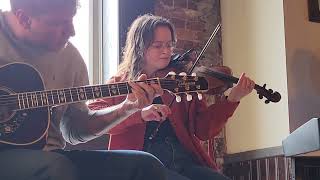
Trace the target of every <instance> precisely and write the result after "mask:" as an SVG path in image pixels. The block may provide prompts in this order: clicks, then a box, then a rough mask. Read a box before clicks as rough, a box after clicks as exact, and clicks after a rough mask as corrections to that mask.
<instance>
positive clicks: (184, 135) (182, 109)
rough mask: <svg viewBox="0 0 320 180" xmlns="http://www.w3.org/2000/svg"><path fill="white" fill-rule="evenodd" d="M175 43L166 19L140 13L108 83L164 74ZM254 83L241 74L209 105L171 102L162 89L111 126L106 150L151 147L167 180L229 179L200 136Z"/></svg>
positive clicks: (211, 132)
mask: <svg viewBox="0 0 320 180" xmlns="http://www.w3.org/2000/svg"><path fill="white" fill-rule="evenodd" d="M175 43H176V35H175V30H174V27H173V25H172V24H171V23H170V22H169V21H168V20H167V19H165V18H163V17H159V16H153V15H150V14H147V15H143V16H141V17H138V18H137V19H136V20H135V21H134V22H133V24H132V25H131V27H130V29H129V32H128V34H127V40H126V46H125V49H124V56H123V62H122V63H121V65H120V68H119V72H118V75H117V76H115V77H113V78H112V79H111V80H110V81H109V82H118V81H127V80H134V79H136V78H137V77H138V76H139V74H141V73H144V74H147V76H148V77H149V78H151V77H162V76H163V75H164V74H163V73H161V72H166V70H167V69H169V66H168V65H169V63H170V57H171V55H172V53H173V48H174V46H175ZM254 84H255V83H254V82H253V81H252V80H250V79H249V78H248V77H246V76H245V74H242V75H241V77H240V80H239V82H238V84H236V85H235V86H234V87H233V88H232V89H231V90H230V94H229V96H228V97H227V98H225V97H224V99H221V100H220V101H218V102H217V103H215V104H213V105H210V106H207V105H206V103H205V101H203V100H198V99H197V98H193V100H192V101H190V102H188V101H186V100H185V99H186V98H182V102H180V103H178V102H173V103H172V105H170V102H171V100H172V99H173V98H174V97H173V96H172V95H171V94H169V93H165V94H164V95H162V96H161V97H159V98H156V100H155V101H154V104H152V105H150V106H149V107H146V108H144V109H143V110H142V111H140V112H138V113H136V114H134V115H132V116H131V117H129V118H128V119H127V120H126V121H124V122H123V123H121V124H119V125H118V126H116V127H114V128H113V129H111V131H110V135H111V138H110V141H109V149H112V150H113V149H134V150H143V151H146V152H149V153H151V154H153V155H155V156H156V157H158V158H159V159H160V160H161V161H162V162H163V164H164V165H165V166H166V167H167V172H168V177H169V179H175V180H177V179H181V180H198V179H201V180H207V179H208V180H209V179H214V180H216V179H217V180H218V179H219V180H220V179H228V178H226V177H225V176H223V175H221V174H219V173H217V171H216V165H215V163H214V161H213V160H212V159H211V158H210V157H209V156H208V154H207V153H206V151H205V150H204V149H203V148H202V146H201V144H200V140H203V141H205V140H208V139H211V138H213V137H214V136H216V135H217V134H218V133H219V132H220V131H221V129H222V128H223V126H224V125H225V123H226V122H227V120H228V118H229V117H231V116H232V114H233V112H234V111H235V109H236V108H237V106H238V104H239V101H240V99H242V98H243V97H244V96H246V95H248V94H249V93H250V92H251V91H252V90H253V87H254ZM123 100H124V99H122V98H113V99H103V100H98V101H96V102H94V103H92V104H90V105H89V107H90V108H91V109H100V108H105V107H106V106H112V105H114V104H118V103H120V102H121V101H123ZM169 106H170V107H169Z"/></svg>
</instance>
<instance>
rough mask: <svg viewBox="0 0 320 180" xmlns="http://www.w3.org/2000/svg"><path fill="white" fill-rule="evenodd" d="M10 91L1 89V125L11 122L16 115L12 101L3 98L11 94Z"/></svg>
mask: <svg viewBox="0 0 320 180" xmlns="http://www.w3.org/2000/svg"><path fill="white" fill-rule="evenodd" d="M10 93H11V92H10V90H8V89H5V88H3V87H1V88H0V123H4V122H7V121H9V120H10V119H11V118H12V117H13V116H14V115H15V111H14V108H13V107H14V104H13V103H12V101H11V99H9V98H6V97H2V96H5V95H8V94H10Z"/></svg>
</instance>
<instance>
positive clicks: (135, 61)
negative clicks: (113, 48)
mask: <svg viewBox="0 0 320 180" xmlns="http://www.w3.org/2000/svg"><path fill="white" fill-rule="evenodd" d="M159 26H167V27H168V28H169V29H170V32H171V37H172V40H173V41H174V42H176V34H175V29H174V26H173V24H172V23H171V22H170V21H169V20H168V19H166V18H164V17H160V16H155V15H152V14H145V15H143V16H140V17H138V18H137V19H136V20H134V21H133V23H132V24H131V26H130V28H129V31H128V33H127V39H126V45H125V48H124V51H123V57H122V58H123V59H122V60H123V61H122V63H121V64H120V66H119V71H118V73H119V74H126V75H127V79H130V80H133V79H136V78H137V77H138V76H139V75H140V74H141V72H142V65H143V58H144V51H145V50H146V49H148V48H149V46H150V45H151V44H152V41H153V39H154V31H155V29H156V28H157V27H159Z"/></svg>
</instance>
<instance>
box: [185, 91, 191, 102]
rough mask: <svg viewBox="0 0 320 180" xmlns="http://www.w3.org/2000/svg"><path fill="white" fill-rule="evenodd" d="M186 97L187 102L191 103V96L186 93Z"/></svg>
mask: <svg viewBox="0 0 320 180" xmlns="http://www.w3.org/2000/svg"><path fill="white" fill-rule="evenodd" d="M186 95H187V101H191V100H192V96H191V95H190V94H188V93H186Z"/></svg>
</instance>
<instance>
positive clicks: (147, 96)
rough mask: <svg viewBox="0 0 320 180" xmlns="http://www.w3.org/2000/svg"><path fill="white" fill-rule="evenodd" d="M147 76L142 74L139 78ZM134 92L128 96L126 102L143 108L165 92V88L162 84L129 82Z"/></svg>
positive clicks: (142, 78)
mask: <svg viewBox="0 0 320 180" xmlns="http://www.w3.org/2000/svg"><path fill="white" fill-rule="evenodd" d="M146 79H147V76H146V75H145V74H142V75H141V76H140V77H139V78H138V80H142V81H143V80H146ZM129 85H130V86H131V89H132V93H131V94H129V95H128V96H127V99H126V103H128V104H130V105H131V106H132V107H133V108H137V109H142V108H144V107H146V106H148V105H150V104H151V103H152V102H153V99H154V98H155V97H157V96H161V95H162V94H163V89H162V88H161V87H160V85H157V84H151V85H148V84H147V83H144V82H138V83H135V82H129Z"/></svg>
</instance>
